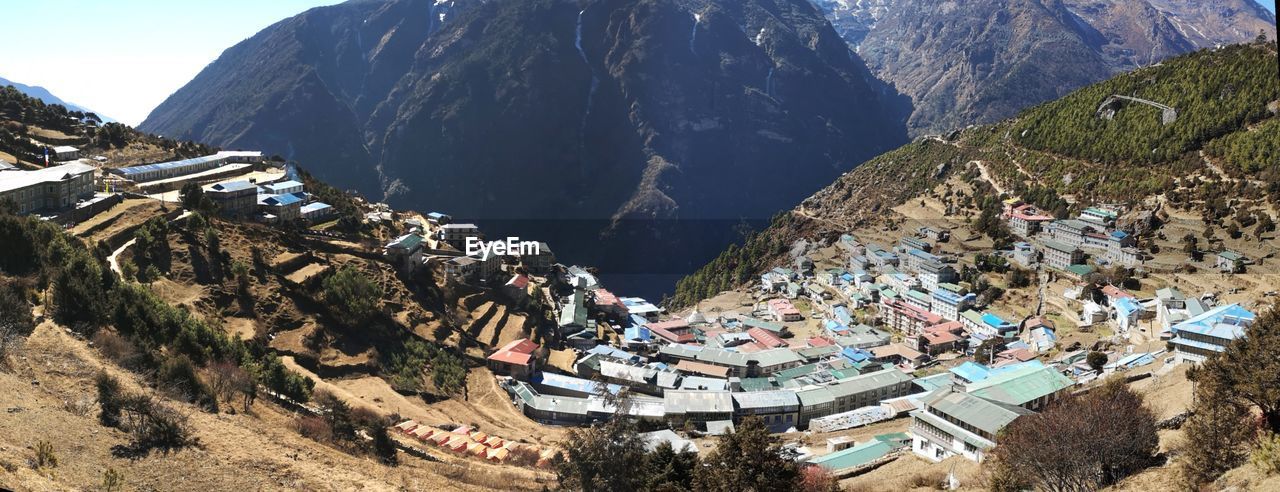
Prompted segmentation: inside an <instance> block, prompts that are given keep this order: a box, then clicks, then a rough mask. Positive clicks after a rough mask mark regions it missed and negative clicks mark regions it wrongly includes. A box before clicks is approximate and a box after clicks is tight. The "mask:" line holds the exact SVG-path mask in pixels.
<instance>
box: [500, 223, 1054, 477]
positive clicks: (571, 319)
mask: <svg viewBox="0 0 1280 492" xmlns="http://www.w3.org/2000/svg"><path fill="white" fill-rule="evenodd" d="M933 237H938V234H937V233H935V235H934V236H933ZM842 241H843V242H845V246H846V247H847V250H848V251H849V252H850V254H851V258H853V259H852V260H851V262H852V263H853V264H854V265H855V268H852V269H851V270H852V271H849V270H843V269H841V270H839V271H824V272H814V269H813V267H812V262H810V261H809V260H808V259H804V258H799V259H797V261H796V265H795V268H794V269H790V268H781V269H775V270H772V271H770V272H768V273H766V274H765V275H764V276H763V277H762V284H763V285H762V289H763V292H764V295H762V296H761V299H760V300H759V302H758V303H756V304H755V305H754V307H752V308H751V310H750V312H749V313H745V314H738V313H721V314H718V315H716V316H708V315H706V314H704V313H702V312H700V311H699V310H696V309H695V310H694V311H693V312H692V313H690V314H689V315H688V316H686V317H683V318H680V317H672V316H668V315H667V314H666V313H665V311H664V310H663V309H662V308H660V307H658V306H656V305H654V304H652V303H649V302H646V301H644V300H643V299H639V298H627V297H619V296H617V295H615V294H613V293H611V292H609V291H608V290H606V289H605V288H603V286H601V285H600V283H599V281H598V279H596V278H595V277H594V276H593V275H592V274H591V273H590V272H588V271H586V270H583V269H581V268H577V267H570V268H566V269H562V271H560V272H558V273H559V275H558V277H559V278H558V279H557V282H556V283H557V284H558V285H559V290H560V291H561V293H560V295H559V297H560V299H561V302H562V304H561V305H560V306H559V316H558V317H557V332H556V336H557V337H558V338H559V339H560V340H561V341H562V342H563V346H564V347H565V348H564V349H561V350H549V349H543V348H542V347H539V346H538V345H537V344H535V343H533V342H532V341H530V340H527V339H521V340H516V341H513V342H511V343H509V344H507V345H506V346H503V347H501V348H499V349H498V350H496V351H494V352H493V353H492V354H491V355H490V356H489V357H488V360H487V362H488V366H489V368H490V369H491V370H492V371H493V372H494V373H495V374H498V375H501V376H503V377H504V380H503V386H504V388H506V389H507V391H508V393H509V394H510V395H511V397H512V401H513V403H514V404H515V405H516V406H517V407H518V408H519V409H520V410H521V411H522V412H523V413H524V414H525V415H527V416H529V417H530V418H532V419H534V420H536V421H539V422H542V423H547V424H560V425H578V424H584V423H589V422H594V421H600V420H604V419H609V418H613V417H615V416H617V415H618V414H620V413H621V414H623V415H626V416H627V417H629V418H634V419H638V420H648V421H654V422H665V423H668V424H669V425H670V426H671V427H672V428H680V429H695V430H696V431H697V432H701V433H705V434H708V435H715V434H719V433H722V432H726V431H728V430H730V429H733V428H734V426H735V425H736V424H737V423H740V422H741V420H742V419H743V418H747V417H758V418H760V419H761V420H762V421H763V422H764V423H765V424H766V426H767V427H768V428H769V429H770V430H772V431H774V432H787V431H791V430H799V429H806V428H820V429H824V430H831V429H840V428H847V427H850V426H855V425H865V424H867V423H871V422H875V421H879V420H883V419H889V418H894V417H905V416H910V417H911V418H912V420H913V424H912V426H911V434H910V435H909V436H904V437H903V438H902V439H899V440H898V441H897V442H896V445H894V446H886V445H880V444H876V443H870V442H869V443H863V444H860V445H858V446H853V447H854V448H856V449H858V450H859V453H857V456H862V455H864V454H866V455H870V454H876V455H877V456H883V453H880V454H877V453H878V451H877V453H872V452H871V451H865V452H863V451H862V450H864V448H865V449H867V450H872V449H874V450H882V451H886V452H887V451H889V450H904V449H906V448H907V447H910V448H911V449H913V450H914V452H916V453H918V454H921V455H922V456H926V457H928V458H930V459H944V458H945V457H947V456H952V455H957V454H959V455H964V456H967V457H969V458H971V459H975V460H980V459H982V453H983V452H984V451H985V450H986V449H989V448H990V447H991V446H993V445H994V438H995V435H996V434H997V433H998V431H999V429H1000V428H1002V427H1003V426H1004V425H1007V424H1008V423H1009V422H1011V421H1012V420H1013V419H1014V418H1016V417H1018V416H1021V415H1024V414H1029V413H1031V412H1033V411H1036V410H1039V409H1041V408H1043V406H1044V405H1045V404H1047V403H1049V402H1051V401H1053V400H1055V399H1057V398H1059V397H1061V396H1062V395H1063V394H1064V393H1065V392H1066V391H1067V390H1068V388H1070V387H1071V386H1072V385H1073V384H1074V381H1072V380H1071V379H1070V378H1068V377H1067V376H1066V375H1064V374H1066V373H1070V371H1071V364H1072V363H1074V362H1076V361H1075V360H1069V361H1063V362H1062V363H1061V364H1055V365H1045V364H1042V363H1040V362H1039V361H1036V360H1032V359H1034V352H1035V351H1036V350H1048V349H1049V348H1051V347H1052V346H1053V343H1054V342H1055V341H1056V339H1055V338H1054V337H1053V335H1052V324H1051V323H1050V322H1048V320H1043V319H1039V320H1037V322H1036V325H1035V326H1034V327H1033V328H1030V329H1028V330H1027V332H1026V333H1033V332H1034V333H1036V334H1037V335H1036V336H1035V337H1030V336H1028V338H1027V340H1025V341H1024V340H1018V339H1016V336H1017V334H1018V329H1019V326H1018V325H1016V324H1013V323H1010V322H1006V321H1004V320H1002V319H1000V318H999V317H998V316H996V315H994V314H992V313H984V312H979V311H975V310H973V309H971V307H972V305H973V303H974V296H973V295H972V294H971V293H968V292H966V291H965V288H964V287H962V286H961V285H959V284H957V283H955V282H956V281H957V279H956V278H955V273H954V268H953V267H952V266H951V265H950V264H949V263H948V262H947V261H946V260H944V259H942V258H939V257H936V256H932V255H929V254H928V253H927V251H926V250H928V249H931V247H930V245H929V244H928V243H927V242H924V241H920V242H915V243H908V244H903V245H901V246H902V247H901V248H899V249H898V250H896V251H889V250H886V249H884V248H882V247H878V246H875V245H868V246H866V247H863V246H861V245H860V244H858V242H857V240H856V239H854V238H852V237H851V236H849V237H845V238H842ZM921 253H925V254H921ZM899 255H903V256H911V257H912V258H913V259H911V260H906V262H905V263H906V264H905V265H904V264H903V263H904V262H903V261H901V260H900V259H899ZM871 256H875V257H877V258H880V259H881V260H882V261H881V263H880V264H881V265H883V267H881V268H883V270H882V271H880V272H879V275H878V277H879V278H881V279H882V280H885V281H886V282H887V281H892V282H897V283H898V284H897V285H896V286H890V285H888V284H887V283H886V282H877V281H876V278H877V277H873V276H872V275H871V274H870V273H868V271H867V270H868V269H871V268H875V267H874V266H873V264H872V262H871V261H870V260H868V259H867V258H869V257H871ZM900 266H902V267H905V268H910V269H912V271H913V272H914V273H916V274H917V275H918V274H919V273H920V272H924V274H926V275H937V278H935V279H934V280H935V281H936V284H935V288H934V291H933V292H927V293H926V292H924V291H922V290H920V289H921V288H922V283H921V282H919V281H918V279H915V278H914V275H909V274H905V272H903V271H899V270H897V268H898V267H900ZM799 272H804V273H799ZM899 274H904V275H899ZM904 277H911V278H910V279H908V278H904ZM899 290H900V291H901V292H902V293H901V294H899V293H898V291H899ZM911 292H914V293H916V294H920V295H921V296H923V297H921V298H917V297H919V296H916V295H914V294H909V293H911ZM801 297H805V298H807V299H808V300H809V302H810V304H811V305H814V306H821V312H820V313H819V312H818V310H817V308H815V311H814V312H813V313H804V312H802V311H801V310H800V309H798V308H797V306H796V304H797V299H799V298H801ZM851 297H856V298H857V299H859V301H856V302H860V303H862V304H861V305H858V306H857V307H851V305H852V304H855V301H853V300H850V298H851ZM935 297H937V298H941V300H940V301H937V302H939V303H941V304H944V305H949V306H951V308H950V310H949V311H946V313H947V316H949V317H950V318H947V317H943V316H941V315H939V314H936V313H934V312H933V311H931V310H932V309H933V304H934V302H935V301H934V299H935ZM869 303H876V304H877V305H879V306H880V311H882V312H883V313H885V314H884V321H885V323H884V324H885V325H887V326H888V328H891V329H892V330H893V331H897V332H899V333H909V334H910V336H908V337H904V341H903V342H899V343H893V339H894V337H893V334H892V333H891V332H890V330H889V329H886V328H885V327H872V326H868V325H866V324H863V323H859V322H857V321H856V320H855V318H854V316H853V311H852V310H853V309H857V308H861V307H866V306H867V305H869ZM922 303H923V304H922ZM806 314H808V315H810V316H819V317H820V319H819V320H818V322H819V323H820V324H821V326H822V329H821V331H820V332H819V333H818V334H817V335H816V336H811V337H806V338H802V337H796V336H794V334H793V333H791V330H790V329H789V328H788V327H787V324H788V323H792V322H795V321H799V320H802V319H804V318H805V317H806ZM991 337H1006V338H1010V339H1011V341H1009V342H1008V343H1006V344H1004V345H1005V347H1004V348H1003V349H1002V351H1001V353H999V354H995V355H996V356H995V357H993V359H992V360H993V363H992V364H991V365H990V366H983V365H979V364H976V363H972V362H971V363H967V364H966V365H964V366H962V367H963V369H961V370H959V371H953V372H948V373H943V374H939V375H934V376H929V377H924V378H917V377H914V376H912V375H911V373H912V372H913V371H914V370H915V369H917V368H920V367H922V366H924V365H926V364H928V363H929V362H930V360H931V358H932V357H933V355H936V354H938V353H940V352H941V351H947V350H954V351H958V352H964V351H970V352H971V351H972V349H973V348H976V347H977V346H979V345H981V342H982V340H985V339H987V338H991ZM1010 346H1012V347H1013V349H1010V348H1009V347H1010ZM624 389H625V390H626V392H627V395H628V398H627V399H626V400H625V401H626V402H627V403H626V404H625V405H624V406H623V408H618V407H617V406H616V404H615V403H613V402H614V401H615V399H614V398H611V397H609V396H608V395H609V394H618V393H619V392H621V391H623V390H624ZM972 405H978V406H984V407H987V406H989V407H995V408H999V409H1001V411H1002V412H1005V413H1009V414H1011V415H1002V416H997V417H992V416H990V415H987V414H986V413H985V412H977V413H974V412H964V411H961V409H963V408H967V407H969V406H972ZM852 454H853V453H852V452H843V450H842V454H840V455H837V456H831V457H825V456H824V457H818V458H814V459H813V460H814V461H812V462H813V463H815V464H819V465H822V466H828V467H848V466H851V465H850V464H851V463H854V464H855V465H856V464H857V463H861V462H862V461H860V460H859V459H853V458H852V457H850V456H851V455H852ZM837 458H839V459H837Z"/></svg>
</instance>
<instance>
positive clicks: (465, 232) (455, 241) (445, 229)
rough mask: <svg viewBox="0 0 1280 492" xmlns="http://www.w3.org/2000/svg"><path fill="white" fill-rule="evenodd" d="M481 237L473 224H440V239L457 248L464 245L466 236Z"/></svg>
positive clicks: (478, 229)
mask: <svg viewBox="0 0 1280 492" xmlns="http://www.w3.org/2000/svg"><path fill="white" fill-rule="evenodd" d="M469 237H476V238H483V236H482V235H481V234H480V228H479V227H477V226H476V225H475V224H445V225H442V226H440V239H441V240H443V241H444V242H446V243H449V244H451V245H453V247H455V248H458V249H460V250H461V249H463V248H465V247H466V242H467V238H469Z"/></svg>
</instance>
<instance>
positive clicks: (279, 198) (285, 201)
mask: <svg viewBox="0 0 1280 492" xmlns="http://www.w3.org/2000/svg"><path fill="white" fill-rule="evenodd" d="M259 202H260V203H262V204H263V205H277V206H285V205H293V204H295V203H301V202H302V199H301V198H298V197H297V196H294V195H293V194H288V195H270V196H268V197H266V198H263V199H262V200H260V201H259Z"/></svg>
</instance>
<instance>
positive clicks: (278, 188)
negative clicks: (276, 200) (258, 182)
mask: <svg viewBox="0 0 1280 492" xmlns="http://www.w3.org/2000/svg"><path fill="white" fill-rule="evenodd" d="M262 189H263V192H264V193H266V194H268V195H287V194H290V193H302V183H299V182H297V181H294V180H292V179H290V180H286V181H281V182H279V183H271V184H265V185H262Z"/></svg>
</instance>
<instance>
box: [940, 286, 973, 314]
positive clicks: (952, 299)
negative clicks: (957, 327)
mask: <svg viewBox="0 0 1280 492" xmlns="http://www.w3.org/2000/svg"><path fill="white" fill-rule="evenodd" d="M977 299H978V297H977V296H975V295H973V293H972V292H968V291H967V290H966V289H965V288H963V287H961V286H959V285H956V284H953V283H949V282H944V283H939V284H938V286H937V288H935V289H934V290H933V303H932V308H931V310H932V311H933V312H934V313H937V314H938V316H942V317H943V318H946V319H950V320H959V319H960V313H961V312H963V311H965V310H967V309H969V308H971V307H973V304H974V303H975V302H977Z"/></svg>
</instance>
